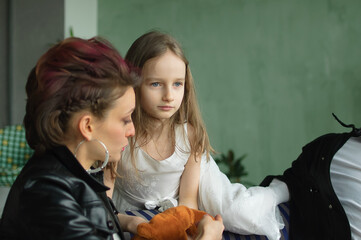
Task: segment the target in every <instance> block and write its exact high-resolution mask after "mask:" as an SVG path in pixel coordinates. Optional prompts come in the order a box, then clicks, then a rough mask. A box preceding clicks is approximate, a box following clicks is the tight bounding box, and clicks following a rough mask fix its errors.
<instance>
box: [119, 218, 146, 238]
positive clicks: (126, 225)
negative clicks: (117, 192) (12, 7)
mask: <svg viewBox="0 0 361 240" xmlns="http://www.w3.org/2000/svg"><path fill="white" fill-rule="evenodd" d="M118 219H119V222H120V227H121V228H122V230H123V231H124V232H131V233H133V234H137V228H138V225H139V224H141V223H146V222H148V220H146V219H144V218H142V217H138V216H129V215H125V214H118Z"/></svg>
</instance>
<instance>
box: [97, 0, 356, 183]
mask: <svg viewBox="0 0 361 240" xmlns="http://www.w3.org/2000/svg"><path fill="white" fill-rule="evenodd" d="M98 4H99V5H98V11H99V13H98V15H99V22H98V32H99V35H101V36H104V37H106V38H108V39H109V40H110V41H111V42H112V43H114V45H115V46H116V47H117V48H118V49H119V50H120V52H121V53H122V54H123V55H125V53H126V51H127V49H128V48H129V46H130V45H131V43H132V42H133V41H134V40H135V39H136V38H137V37H138V36H140V35H141V34H143V33H144V32H146V31H148V30H151V29H158V30H162V31H166V32H168V33H170V34H172V35H173V36H174V37H176V38H177V39H178V40H179V41H180V42H181V44H182V45H183V47H184V49H185V52H186V55H187V57H188V59H189V61H190V66H191V69H192V73H193V75H194V78H195V81H196V86H197V93H198V99H199V102H200V106H201V110H202V114H203V117H204V120H205V122H206V125H207V129H208V133H209V135H210V138H211V143H212V145H213V146H214V147H215V149H216V150H217V151H218V152H226V151H227V150H228V149H233V150H234V151H235V153H236V155H238V156H240V155H242V154H244V153H247V154H248V156H247V158H246V159H245V160H244V162H245V164H246V169H247V170H248V172H249V176H248V177H247V178H246V180H248V181H252V182H254V183H258V182H260V181H261V180H262V179H263V177H264V176H266V175H268V174H279V173H282V172H283V170H284V169H285V168H287V167H289V166H290V164H291V162H292V161H293V160H294V159H295V158H296V157H297V156H298V155H299V153H300V151H301V148H302V146H303V145H304V144H306V143H307V142H309V141H311V140H312V139H314V138H315V137H317V136H319V135H321V134H324V133H328V132H340V131H344V129H343V128H342V127H340V126H339V125H338V123H337V122H336V121H335V120H334V119H333V117H332V116H331V113H332V112H335V113H336V114H337V115H338V116H339V117H340V118H341V119H342V120H344V121H345V122H346V123H350V122H353V123H355V124H356V125H358V126H361V115H360V114H359V113H358V110H359V106H360V105H361V104H360V103H361V94H360V89H361V81H360V76H361V67H360V63H361V25H360V23H361V14H360V12H361V1H359V0H338V1H336V0H317V1H315V0H302V1H301V0H272V1H270V0H207V1H206V0H200V1H196V0H182V1H177V0H122V1H119V0H101V1H99V2H98Z"/></svg>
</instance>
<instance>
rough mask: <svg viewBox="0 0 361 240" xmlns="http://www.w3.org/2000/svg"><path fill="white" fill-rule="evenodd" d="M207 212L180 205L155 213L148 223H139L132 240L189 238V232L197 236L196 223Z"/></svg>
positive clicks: (185, 239)
mask: <svg viewBox="0 0 361 240" xmlns="http://www.w3.org/2000/svg"><path fill="white" fill-rule="evenodd" d="M205 214H207V213H206V212H203V211H199V210H195V209H191V208H188V207H186V206H178V207H173V208H169V209H167V210H166V211H164V212H162V213H159V214H157V215H155V216H154V217H153V218H152V219H151V220H150V221H149V222H148V223H141V224H139V225H138V228H137V232H138V234H137V235H135V236H134V237H133V238H132V240H145V239H147V240H169V239H174V240H178V239H179V240H187V234H189V236H191V237H195V236H196V234H197V226H196V224H197V223H198V222H199V221H200V220H201V219H202V217H203V216H204V215H205Z"/></svg>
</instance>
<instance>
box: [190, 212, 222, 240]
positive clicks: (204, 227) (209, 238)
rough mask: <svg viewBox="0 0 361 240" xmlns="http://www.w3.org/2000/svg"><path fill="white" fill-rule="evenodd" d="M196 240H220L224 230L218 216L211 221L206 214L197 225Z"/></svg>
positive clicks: (220, 218)
mask: <svg viewBox="0 0 361 240" xmlns="http://www.w3.org/2000/svg"><path fill="white" fill-rule="evenodd" d="M197 228H198V232H199V233H198V235H197V237H196V240H220V239H222V233H223V230H224V225H223V219H222V217H221V216H220V215H217V216H216V217H215V220H213V219H212V218H211V217H210V216H209V215H208V214H206V215H204V216H203V218H202V220H201V221H200V222H199V223H198V227H197Z"/></svg>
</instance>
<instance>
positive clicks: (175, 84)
mask: <svg viewBox="0 0 361 240" xmlns="http://www.w3.org/2000/svg"><path fill="white" fill-rule="evenodd" d="M174 86H176V87H180V86H183V83H182V82H175V83H174Z"/></svg>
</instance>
